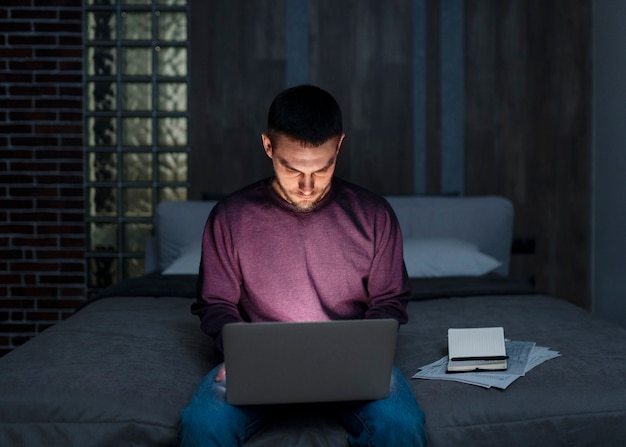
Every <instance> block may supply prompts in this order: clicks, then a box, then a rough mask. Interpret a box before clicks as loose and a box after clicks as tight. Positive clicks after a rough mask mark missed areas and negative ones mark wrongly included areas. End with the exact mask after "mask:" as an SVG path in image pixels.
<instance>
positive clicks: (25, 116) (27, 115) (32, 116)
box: [9, 100, 57, 121]
mask: <svg viewBox="0 0 626 447" xmlns="http://www.w3.org/2000/svg"><path fill="white" fill-rule="evenodd" d="M29 102H30V100H29ZM9 119H10V120H11V121H56V120H57V113H56V112H49V111H48V112H46V111H43V110H29V111H24V110H22V111H19V112H10V113H9Z"/></svg>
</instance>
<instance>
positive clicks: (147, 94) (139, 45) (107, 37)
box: [84, 0, 189, 294]
mask: <svg viewBox="0 0 626 447" xmlns="http://www.w3.org/2000/svg"><path fill="white" fill-rule="evenodd" d="M84 2H85V3H84V5H85V8H84V14H85V17H84V23H85V24H86V26H85V37H86V39H85V41H86V43H85V45H86V51H85V55H86V61H85V92H86V93H85V94H86V98H85V107H86V110H85V123H86V126H85V132H86V135H85V142H86V145H87V146H86V148H85V168H86V175H85V179H86V185H85V186H86V190H87V197H88V199H89V200H88V202H87V210H86V214H87V219H86V226H87V229H86V231H87V235H88V238H89V243H88V253H87V268H88V275H87V282H88V284H87V288H88V291H89V293H90V294H93V293H94V292H97V290H98V289H99V288H102V287H106V286H108V285H111V284H114V283H116V282H118V281H120V280H122V279H125V278H132V277H137V276H141V275H143V274H144V262H143V255H144V251H145V241H146V239H147V238H148V237H150V236H151V235H152V234H154V229H155V228H154V226H155V222H154V218H155V208H156V205H157V203H159V202H161V201H164V200H186V199H187V191H188V188H189V178H188V169H187V163H188V160H189V146H188V144H189V138H188V137H189V134H188V122H189V110H188V85H189V75H188V74H189V67H188V52H189V44H188V35H189V6H188V1H187V0H84Z"/></svg>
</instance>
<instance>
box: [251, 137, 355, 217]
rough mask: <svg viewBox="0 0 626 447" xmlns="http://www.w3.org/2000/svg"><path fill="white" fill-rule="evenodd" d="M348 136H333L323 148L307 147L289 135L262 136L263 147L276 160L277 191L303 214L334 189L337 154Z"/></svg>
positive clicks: (274, 161)
mask: <svg viewBox="0 0 626 447" xmlns="http://www.w3.org/2000/svg"><path fill="white" fill-rule="evenodd" d="M344 136H345V135H340V136H337V137H333V138H331V139H329V140H328V141H326V142H325V143H323V144H322V145H321V146H316V147H312V146H306V145H303V144H302V143H301V142H299V141H296V140H293V139H291V138H289V137H287V136H284V135H279V136H277V137H276V138H274V144H272V141H271V140H270V138H269V137H268V136H267V135H266V134H262V135H261V138H262V140H263V148H264V149H265V153H266V154H267V156H268V157H269V158H271V159H272V164H273V166H274V173H275V178H274V182H273V184H272V186H273V187H274V190H275V191H276V192H277V193H278V195H279V196H281V197H282V198H283V199H285V200H286V201H287V202H289V203H291V204H292V205H294V206H295V207H296V208H297V209H298V210H300V211H310V210H312V209H314V208H315V206H316V205H317V204H318V202H319V201H320V200H321V199H322V198H323V197H324V196H325V195H326V193H327V192H328V190H329V189H330V183H331V180H332V177H333V173H334V172H335V165H336V163H337V155H338V154H339V148H340V147H341V142H342V141H343V138H344Z"/></svg>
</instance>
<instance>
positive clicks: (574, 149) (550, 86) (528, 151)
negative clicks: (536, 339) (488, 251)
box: [465, 0, 591, 308]
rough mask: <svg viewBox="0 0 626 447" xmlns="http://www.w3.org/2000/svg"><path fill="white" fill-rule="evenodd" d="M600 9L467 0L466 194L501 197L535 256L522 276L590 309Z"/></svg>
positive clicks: (525, 259)
mask: <svg viewBox="0 0 626 447" xmlns="http://www.w3.org/2000/svg"><path fill="white" fill-rule="evenodd" d="M590 13H591V6H590V2H589V1H586V0H579V1H572V2H565V1H549V2H528V1H525V0H518V1H505V2H502V1H499V0H490V1H485V0H468V1H467V2H466V23H467V24H468V26H467V33H466V60H467V65H466V73H467V75H466V147H465V154H466V176H467V177H466V188H467V189H466V192H467V194H490V193H496V194H502V195H504V196H507V197H509V198H510V199H511V200H513V202H514V204H515V208H516V219H515V234H516V236H518V237H529V238H534V239H535V241H536V253H535V255H534V256H516V257H514V259H513V262H512V269H513V273H514V274H517V275H520V276H533V277H534V278H535V280H536V284H537V287H538V288H539V289H540V290H542V291H544V292H547V293H551V294H555V295H558V296H561V297H564V298H567V299H569V300H571V301H573V302H575V303H576V304H578V305H580V306H582V307H586V308H589V307H590V304H591V301H590V299H591V298H590V297H591V293H590V256H591V255H590V253H591V240H590V235H591V217H590V216H591V198H590V192H591V170H590V161H591V78H590V73H591V47H590V43H591V23H590V17H591V14H590Z"/></svg>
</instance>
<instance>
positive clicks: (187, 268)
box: [163, 241, 202, 275]
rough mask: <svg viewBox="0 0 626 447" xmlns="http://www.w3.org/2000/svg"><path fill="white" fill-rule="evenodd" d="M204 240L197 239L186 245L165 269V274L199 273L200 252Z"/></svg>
mask: <svg viewBox="0 0 626 447" xmlns="http://www.w3.org/2000/svg"><path fill="white" fill-rule="evenodd" d="M201 251H202V242H201V241H197V242H193V243H191V244H189V245H186V246H185V247H184V248H183V249H182V250H181V251H180V253H179V255H178V257H177V258H176V259H175V260H174V262H172V263H171V264H170V265H169V266H167V268H166V269H165V270H163V274H164V275H197V274H198V270H199V268H200V252H201Z"/></svg>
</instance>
